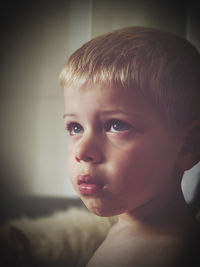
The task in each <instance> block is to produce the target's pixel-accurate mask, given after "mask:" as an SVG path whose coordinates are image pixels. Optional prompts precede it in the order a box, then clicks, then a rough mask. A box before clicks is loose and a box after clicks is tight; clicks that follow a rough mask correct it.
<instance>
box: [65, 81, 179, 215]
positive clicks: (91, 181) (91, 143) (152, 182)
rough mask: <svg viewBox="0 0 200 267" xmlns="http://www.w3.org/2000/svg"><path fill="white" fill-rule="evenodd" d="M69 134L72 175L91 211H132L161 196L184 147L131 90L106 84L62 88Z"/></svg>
mask: <svg viewBox="0 0 200 267" xmlns="http://www.w3.org/2000/svg"><path fill="white" fill-rule="evenodd" d="M64 101H65V115H64V120H65V124H66V128H67V129H68V131H69V133H70V137H69V148H68V171H69V175H70V179H71V181H72V184H73V186H74V188H75V190H76V192H77V193H78V194H79V195H80V197H81V199H82V200H83V202H84V203H85V205H86V206H87V208H88V209H89V210H91V211H92V212H94V213H96V214H98V215H102V216H112V215H117V214H121V213H124V212H133V211H134V210H135V209H139V208H140V207H142V205H144V204H145V203H146V202H148V201H150V200H152V199H154V198H157V197H159V196H162V195H163V194H164V192H165V193H166V191H167V190H168V188H169V186H168V185H169V184H170V183H171V180H172V179H173V177H172V173H173V170H174V165H175V162H176V158H177V154H178V151H179V147H180V141H178V140H177V139H176V137H175V136H173V135H172V134H171V133H170V132H169V131H167V129H166V128H165V126H164V124H163V123H161V120H160V118H159V117H158V116H157V115H156V114H155V113H154V112H153V111H152V109H150V107H149V106H148V104H147V103H145V101H144V100H143V99H141V98H140V97H139V96H137V95H136V94H135V93H134V91H133V90H128V89H127V90H120V89H116V88H109V87H108V86H105V85H104V86H103V85H90V86H85V87H83V88H79V87H70V88H65V90H64Z"/></svg>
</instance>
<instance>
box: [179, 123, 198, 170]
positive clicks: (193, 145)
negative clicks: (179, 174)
mask: <svg viewBox="0 0 200 267" xmlns="http://www.w3.org/2000/svg"><path fill="white" fill-rule="evenodd" d="M199 161H200V121H194V122H193V123H192V124H191V125H190V126H189V127H187V129H186V130H185V134H184V138H183V143H182V146H181V148H180V151H179V153H178V157H177V161H176V165H177V167H178V168H179V169H180V170H181V171H187V170H189V169H191V168H192V167H193V166H194V165H196V164H197V163H198V162H199Z"/></svg>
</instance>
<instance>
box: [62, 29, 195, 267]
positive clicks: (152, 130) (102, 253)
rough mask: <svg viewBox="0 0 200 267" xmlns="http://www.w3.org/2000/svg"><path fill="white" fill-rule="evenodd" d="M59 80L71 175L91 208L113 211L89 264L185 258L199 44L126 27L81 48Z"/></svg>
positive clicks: (190, 225) (190, 234)
mask: <svg viewBox="0 0 200 267" xmlns="http://www.w3.org/2000/svg"><path fill="white" fill-rule="evenodd" d="M60 80H61V84H62V86H63V87H64V101H65V114H64V120H65V124H66V128H67V130H68V132H69V135H70V138H69V151H68V152H69V160H68V170H69V175H70V179H71V181H72V184H73V186H74V188H75V190H76V192H77V193H78V194H79V195H80V197H81V199H82V200H83V202H84V203H85V205H86V206H87V208H88V209H89V210H90V211H92V212H93V213H95V214H97V215H99V216H113V215H118V218H119V219H118V222H117V224H116V225H114V226H113V228H111V230H110V232H109V234H108V236H107V238H106V239H105V241H104V242H103V244H102V245H101V246H100V247H99V248H98V249H97V251H96V253H95V254H94V256H93V257H92V259H91V260H90V262H89V263H88V267H94V266H95V267H96V266H98V267H100V266H102V267H112V266H113V267H116V266H120V267H121V266H127V267H129V266H140V267H142V266H154V267H156V266H192V262H191V260H192V259H193V254H192V252H193V249H195V248H196V247H197V244H196V243H195V238H194V237H195V235H196V230H195V229H196V228H195V227H196V226H195V222H194V221H193V219H192V218H191V216H190V214H189V212H188V209H187V207H186V204H185V201H184V198H183V195H182V192H181V179H182V177H183V173H184V171H186V170H188V169H190V168H191V167H192V166H194V165H195V164H196V163H197V162H198V161H199V159H200V153H199V152H200V140H199V139H200V138H199V136H200V120H199V119H200V90H199V84H200V56H199V54H198V52H197V50H196V49H195V48H194V47H193V46H192V45H191V44H189V43H188V42H187V41H185V40H184V39H182V38H180V37H177V36H175V35H173V34H171V33H166V32H162V31H159V30H155V29H150V28H143V27H130V28H125V29H121V30H117V31H114V32H111V33H108V34H105V35H102V36H100V37H97V38H95V39H93V40H91V41H89V42H88V43H86V44H85V45H83V46H82V47H81V48H79V49H78V50H77V51H76V52H75V53H74V54H73V55H72V56H71V57H70V58H69V60H68V62H67V64H66V66H65V68H64V69H63V71H62V73H61V76H60ZM193 244H195V245H194V246H192V245H193ZM194 255H195V253H194ZM184 264H185V265H184Z"/></svg>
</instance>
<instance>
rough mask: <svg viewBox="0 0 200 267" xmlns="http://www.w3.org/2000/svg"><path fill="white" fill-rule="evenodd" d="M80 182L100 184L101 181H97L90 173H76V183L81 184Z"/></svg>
mask: <svg viewBox="0 0 200 267" xmlns="http://www.w3.org/2000/svg"><path fill="white" fill-rule="evenodd" d="M82 183H88V184H100V185H102V183H100V182H99V181H98V179H95V178H94V177H93V176H91V175H90V174H84V175H78V185H80V184H82Z"/></svg>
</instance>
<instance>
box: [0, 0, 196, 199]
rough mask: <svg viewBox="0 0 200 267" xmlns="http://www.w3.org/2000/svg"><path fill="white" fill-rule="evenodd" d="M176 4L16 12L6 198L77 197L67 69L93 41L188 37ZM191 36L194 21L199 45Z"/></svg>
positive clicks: (72, 4) (140, 2) (4, 142)
mask: <svg viewBox="0 0 200 267" xmlns="http://www.w3.org/2000/svg"><path fill="white" fill-rule="evenodd" d="M175 2H176V1H155V0H153V1H147V0H146V1H145V0H137V1H136V0H135V1H130V0H123V1H122V0H115V1H113V0H112V1H105V0H84V1H81V0H71V1H41V2H39V1H38V3H39V4H38V3H37V1H36V2H33V3H32V5H31V6H28V7H27V6H26V8H25V7H24V8H21V7H17V10H15V7H13V12H14V15H15V17H14V18H13V14H10V13H7V14H6V19H7V22H8V25H7V28H6V29H5V38H4V44H5V45H4V50H2V51H3V52H2V59H3V61H2V62H3V63H2V64H1V67H2V71H1V74H2V75H1V99H0V101H1V103H0V104H1V105H0V119H1V147H0V160H1V168H0V171H1V180H0V186H1V192H2V194H3V193H5V194H8V193H12V194H22V195H24V194H26V195H43V196H44V195H45V196H75V193H74V191H73V189H72V187H71V184H70V183H69V181H68V177H67V170H66V157H67V155H66V146H67V137H66V134H65V131H64V125H63V120H62V115H63V100H62V90H61V89H60V87H59V84H58V75H59V72H60V70H61V68H62V66H63V65H64V62H65V61H66V59H67V57H68V56H69V55H70V54H71V53H72V52H73V51H74V50H75V49H76V48H78V47H79V46H80V45H82V44H83V43H85V42H86V41H87V40H89V39H90V38H91V36H92V37H94V36H97V35H99V34H101V33H104V32H107V31H110V30H113V29H116V28H120V27H126V26H134V25H140V26H152V27H158V28H162V29H166V30H170V31H172V32H175V33H177V34H179V35H182V36H184V35H185V29H186V19H185V18H186V17H185V13H184V5H182V6H180V5H176V4H175ZM178 2H180V1H178ZM35 3H37V4H35ZM41 3H43V4H41ZM50 3H51V4H50ZM58 3H59V4H58ZM6 12H10V9H9V8H8V10H7V11H6ZM9 14H10V15H9ZM9 19H10V20H9ZM193 29H194V27H193V26H192V22H191V21H188V35H187V37H188V38H189V39H192V38H193V39H194V35H195V34H194V33H192V30H193ZM193 39H192V40H193ZM195 40H196V39H195ZM198 170H199V169H198ZM196 172H197V173H198V171H195V173H196ZM195 175H196V174H195ZM187 187H188V186H187ZM190 188H192V187H190ZM191 190H192V189H191Z"/></svg>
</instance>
